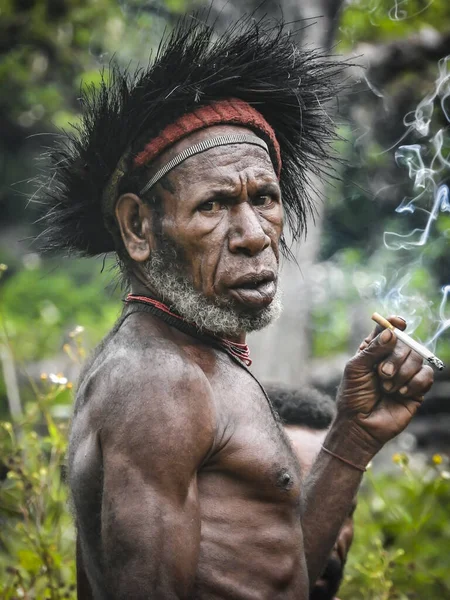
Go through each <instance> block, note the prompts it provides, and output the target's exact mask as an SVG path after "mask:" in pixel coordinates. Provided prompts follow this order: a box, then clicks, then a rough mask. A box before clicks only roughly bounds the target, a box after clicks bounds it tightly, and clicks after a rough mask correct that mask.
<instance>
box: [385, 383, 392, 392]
mask: <svg viewBox="0 0 450 600" xmlns="http://www.w3.org/2000/svg"><path fill="white" fill-rule="evenodd" d="M383 387H384V389H385V390H386V391H387V392H389V390H392V388H393V387H394V384H393V383H392V382H391V381H385V382H384V383H383Z"/></svg>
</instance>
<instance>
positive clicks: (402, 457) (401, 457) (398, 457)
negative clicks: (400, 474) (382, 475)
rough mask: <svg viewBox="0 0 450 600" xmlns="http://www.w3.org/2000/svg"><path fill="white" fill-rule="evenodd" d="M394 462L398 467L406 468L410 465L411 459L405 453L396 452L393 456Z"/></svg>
mask: <svg viewBox="0 0 450 600" xmlns="http://www.w3.org/2000/svg"><path fill="white" fill-rule="evenodd" d="M392 462H394V463H395V464H396V465H401V466H402V467H405V466H406V465H407V464H408V463H409V458H408V455H407V454H405V453H404V452H396V453H395V454H393V455H392Z"/></svg>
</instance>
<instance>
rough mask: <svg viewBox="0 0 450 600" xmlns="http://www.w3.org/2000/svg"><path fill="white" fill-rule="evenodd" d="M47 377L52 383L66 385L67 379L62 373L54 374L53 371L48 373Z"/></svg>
mask: <svg viewBox="0 0 450 600" xmlns="http://www.w3.org/2000/svg"><path fill="white" fill-rule="evenodd" d="M48 378H49V379H50V381H51V382H52V383H57V384H58V385H66V383H67V381H68V379H67V377H63V376H62V375H55V374H54V373H50V375H49V376H48Z"/></svg>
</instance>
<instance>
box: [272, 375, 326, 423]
mask: <svg viewBox="0 0 450 600" xmlns="http://www.w3.org/2000/svg"><path fill="white" fill-rule="evenodd" d="M265 389H266V392H267V395H268V396H269V398H270V401H271V402H272V404H273V407H274V408H275V410H276V411H277V413H278V414H279V416H280V419H281V420H282V421H283V423H284V424H285V425H302V426H304V427H311V429H327V428H328V427H329V426H330V425H331V423H332V421H333V419H334V417H335V415H336V404H335V402H334V401H333V400H332V399H331V398H330V396H327V395H326V394H324V393H322V392H320V391H319V390H317V389H315V388H311V387H301V388H300V387H288V386H284V385H281V384H280V385H276V384H269V385H267V386H265Z"/></svg>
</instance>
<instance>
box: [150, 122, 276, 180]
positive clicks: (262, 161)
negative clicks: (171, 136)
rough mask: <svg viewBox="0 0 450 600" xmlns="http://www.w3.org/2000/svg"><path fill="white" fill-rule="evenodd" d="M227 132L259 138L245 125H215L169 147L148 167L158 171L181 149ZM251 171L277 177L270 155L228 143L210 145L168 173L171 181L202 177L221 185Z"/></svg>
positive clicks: (247, 146)
mask: <svg viewBox="0 0 450 600" xmlns="http://www.w3.org/2000/svg"><path fill="white" fill-rule="evenodd" d="M229 134H245V135H249V136H253V137H255V138H257V139H258V136H257V135H256V134H255V133H253V132H252V131H251V130H249V129H247V128H246V127H241V126H235V125H215V126H213V127H208V128H205V129H201V130H199V131H196V132H194V133H192V134H190V135H188V136H186V137H184V138H183V139H181V140H179V141H178V142H176V143H175V144H173V146H171V147H170V148H168V149H167V150H166V151H165V152H164V153H163V154H162V155H161V156H160V157H159V158H158V159H157V160H156V161H155V162H154V163H153V164H152V166H151V170H150V172H151V174H153V172H156V171H158V170H159V169H160V168H161V167H162V166H163V165H165V164H167V163H168V162H169V161H170V160H172V159H173V158H174V157H176V156H178V155H179V154H180V153H181V152H183V150H186V149H187V148H189V147H191V146H193V145H196V144H198V143H200V142H202V141H204V140H207V139H211V138H214V137H219V136H223V135H229ZM246 170H251V175H252V176H253V177H255V178H258V179H262V180H264V181H267V182H268V183H269V182H270V181H273V182H277V181H278V180H277V177H276V174H275V171H274V167H273V165H272V161H271V159H270V156H269V154H268V153H267V152H266V151H265V150H264V149H263V148H261V147H259V146H255V145H252V144H230V145H228V144H227V145H224V146H218V147H215V148H211V149H209V150H207V151H205V152H201V153H199V154H195V155H194V156H191V157H189V158H188V159H186V160H185V161H184V162H182V163H181V164H180V165H178V166H177V167H176V168H175V169H174V170H173V171H172V172H171V173H170V174H169V176H171V179H172V180H174V179H175V180H176V179H179V177H180V176H181V174H182V176H183V179H184V180H186V182H187V181H189V182H192V183H193V182H195V181H198V180H201V181H204V180H205V178H206V179H208V181H210V182H215V183H216V184H217V185H220V186H227V185H229V186H232V185H235V183H236V175H237V174H238V173H239V172H242V171H246Z"/></svg>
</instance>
